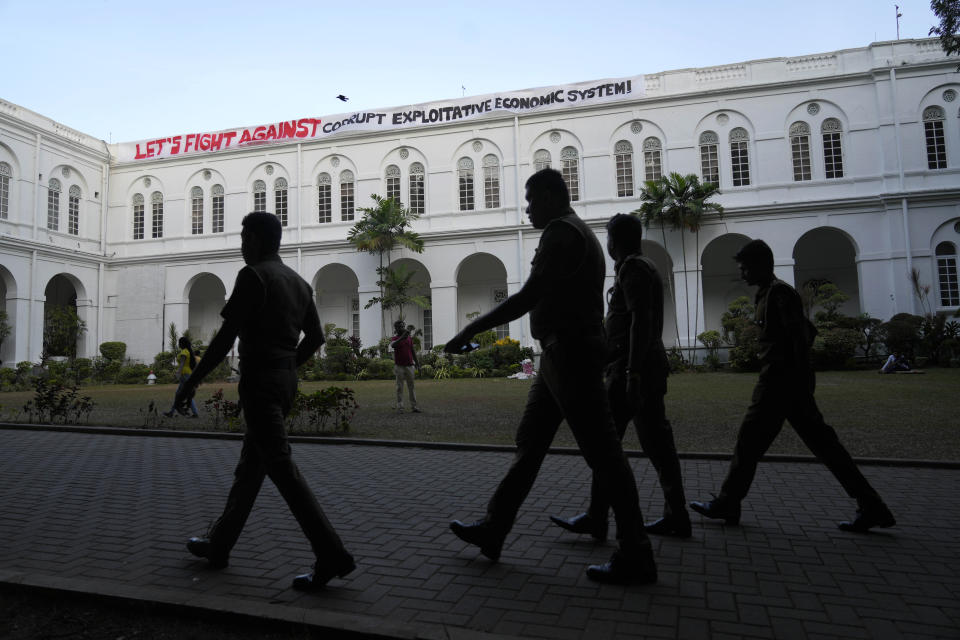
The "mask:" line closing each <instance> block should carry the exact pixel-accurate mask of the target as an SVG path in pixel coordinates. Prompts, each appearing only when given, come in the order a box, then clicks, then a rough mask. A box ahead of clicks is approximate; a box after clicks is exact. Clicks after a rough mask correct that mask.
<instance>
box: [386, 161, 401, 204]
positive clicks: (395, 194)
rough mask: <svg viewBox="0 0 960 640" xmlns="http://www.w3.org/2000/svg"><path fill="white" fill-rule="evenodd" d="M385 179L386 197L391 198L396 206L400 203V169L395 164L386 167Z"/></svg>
mask: <svg viewBox="0 0 960 640" xmlns="http://www.w3.org/2000/svg"><path fill="white" fill-rule="evenodd" d="M386 178H387V197H388V198H393V199H394V200H395V201H396V202H397V203H398V204H399V203H400V167H398V166H397V165H395V164H391V165H390V166H389V167H387V171H386Z"/></svg>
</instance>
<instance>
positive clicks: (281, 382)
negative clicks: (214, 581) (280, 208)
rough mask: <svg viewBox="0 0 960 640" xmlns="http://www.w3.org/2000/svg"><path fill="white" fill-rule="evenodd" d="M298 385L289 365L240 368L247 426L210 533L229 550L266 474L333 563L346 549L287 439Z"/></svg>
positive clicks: (320, 556) (322, 556) (324, 559)
mask: <svg viewBox="0 0 960 640" xmlns="http://www.w3.org/2000/svg"><path fill="white" fill-rule="evenodd" d="M296 390H297V371H296V369H295V368H293V366H292V365H291V366H290V367H289V368H284V369H262V368H256V369H254V368H253V367H244V368H243V372H242V374H241V376H240V384H239V393H240V405H241V407H242V409H243V414H244V419H245V420H246V423H247V430H246V433H245V434H244V436H243V448H242V450H241V451H240V462H239V463H238V464H237V468H236V471H235V472H234V480H233V486H232V487H231V488H230V495H229V496H228V497H227V505H226V507H225V508H224V511H223V515H221V516H220V518H219V519H218V520H217V521H216V522H215V523H214V525H213V527H211V529H210V532H209V534H208V537H209V538H210V542H211V544H212V546H213V547H214V548H216V549H218V550H220V551H222V552H224V553H229V552H230V549H232V548H233V546H234V544H236V542H237V539H238V538H239V537H240V532H241V531H242V530H243V526H244V524H245V523H246V521H247V517H248V516H249V515H250V511H251V510H252V509H253V503H254V501H255V500H256V498H257V494H258V493H259V492H260V487H261V486H262V485H263V479H264V478H265V477H267V476H269V477H270V480H272V481H273V484H274V485H276V487H277V489H278V490H279V492H280V495H281V496H283V499H284V500H285V501H286V503H287V506H288V507H289V508H290V512H291V513H292V514H293V516H294V517H295V518H296V519H297V522H298V523H299V524H300V528H301V529H303V533H304V534H305V535H306V536H307V539H308V540H309V541H310V546H311V547H312V548H313V552H314V554H315V555H316V557H317V562H318V563H319V564H325V563H328V562H329V563H334V564H336V563H340V562H341V561H342V560H343V559H345V558H346V557H349V555H350V554H349V553H348V552H347V550H346V549H345V548H344V546H343V542H342V541H341V540H340V537H339V536H338V535H337V532H336V531H335V530H334V528H333V525H331V524H330V521H329V520H327V517H326V515H325V514H324V513H323V509H321V508H320V504H319V503H318V502H317V499H316V497H315V496H314V494H313V492H312V491H311V490H310V487H309V486H308V485H307V482H306V480H305V479H304V478H303V476H302V475H301V474H300V469H299V468H297V465H296V463H294V461H293V458H292V457H291V454H290V444H289V442H288V441H287V432H286V429H285V426H284V418H285V417H286V415H287V414H288V413H289V412H290V408H291V406H292V404H293V398H294V395H295V394H296Z"/></svg>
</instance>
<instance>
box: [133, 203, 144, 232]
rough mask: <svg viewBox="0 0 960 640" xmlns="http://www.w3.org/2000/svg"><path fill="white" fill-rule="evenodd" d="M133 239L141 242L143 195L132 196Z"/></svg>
mask: <svg viewBox="0 0 960 640" xmlns="http://www.w3.org/2000/svg"><path fill="white" fill-rule="evenodd" d="M133 239H134V240H143V194H142V193H137V194H134V196H133Z"/></svg>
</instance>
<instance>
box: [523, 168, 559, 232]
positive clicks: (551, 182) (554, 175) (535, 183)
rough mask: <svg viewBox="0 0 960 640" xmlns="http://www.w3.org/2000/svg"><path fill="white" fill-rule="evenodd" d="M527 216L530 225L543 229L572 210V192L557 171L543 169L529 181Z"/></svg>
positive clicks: (527, 185)
mask: <svg viewBox="0 0 960 640" xmlns="http://www.w3.org/2000/svg"><path fill="white" fill-rule="evenodd" d="M526 187H527V195H526V198H527V215H528V216H529V217H530V223H531V224H532V225H533V226H534V227H535V228H537V229H543V228H544V227H545V226H547V224H549V223H550V221H551V220H553V219H554V218H556V217H558V216H562V215H564V214H565V213H566V212H567V210H568V209H569V208H570V191H568V190H567V183H566V182H565V181H564V180H563V176H562V175H561V174H560V172H559V171H557V170H556V169H541V170H540V171H537V172H536V173H535V174H533V175H532V176H530V179H529V180H527V184H526Z"/></svg>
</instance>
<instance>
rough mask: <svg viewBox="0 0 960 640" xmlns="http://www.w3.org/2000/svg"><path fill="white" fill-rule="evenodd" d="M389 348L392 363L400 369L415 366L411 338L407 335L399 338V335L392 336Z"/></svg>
mask: <svg viewBox="0 0 960 640" xmlns="http://www.w3.org/2000/svg"><path fill="white" fill-rule="evenodd" d="M390 347H391V348H392V349H393V362H394V364H396V365H398V366H401V367H409V366H412V365H413V364H415V362H414V359H413V338H411V337H410V336H409V335H407V336H406V337H403V338H401V337H400V335H399V334H398V335H395V336H393V339H391V340H390Z"/></svg>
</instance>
